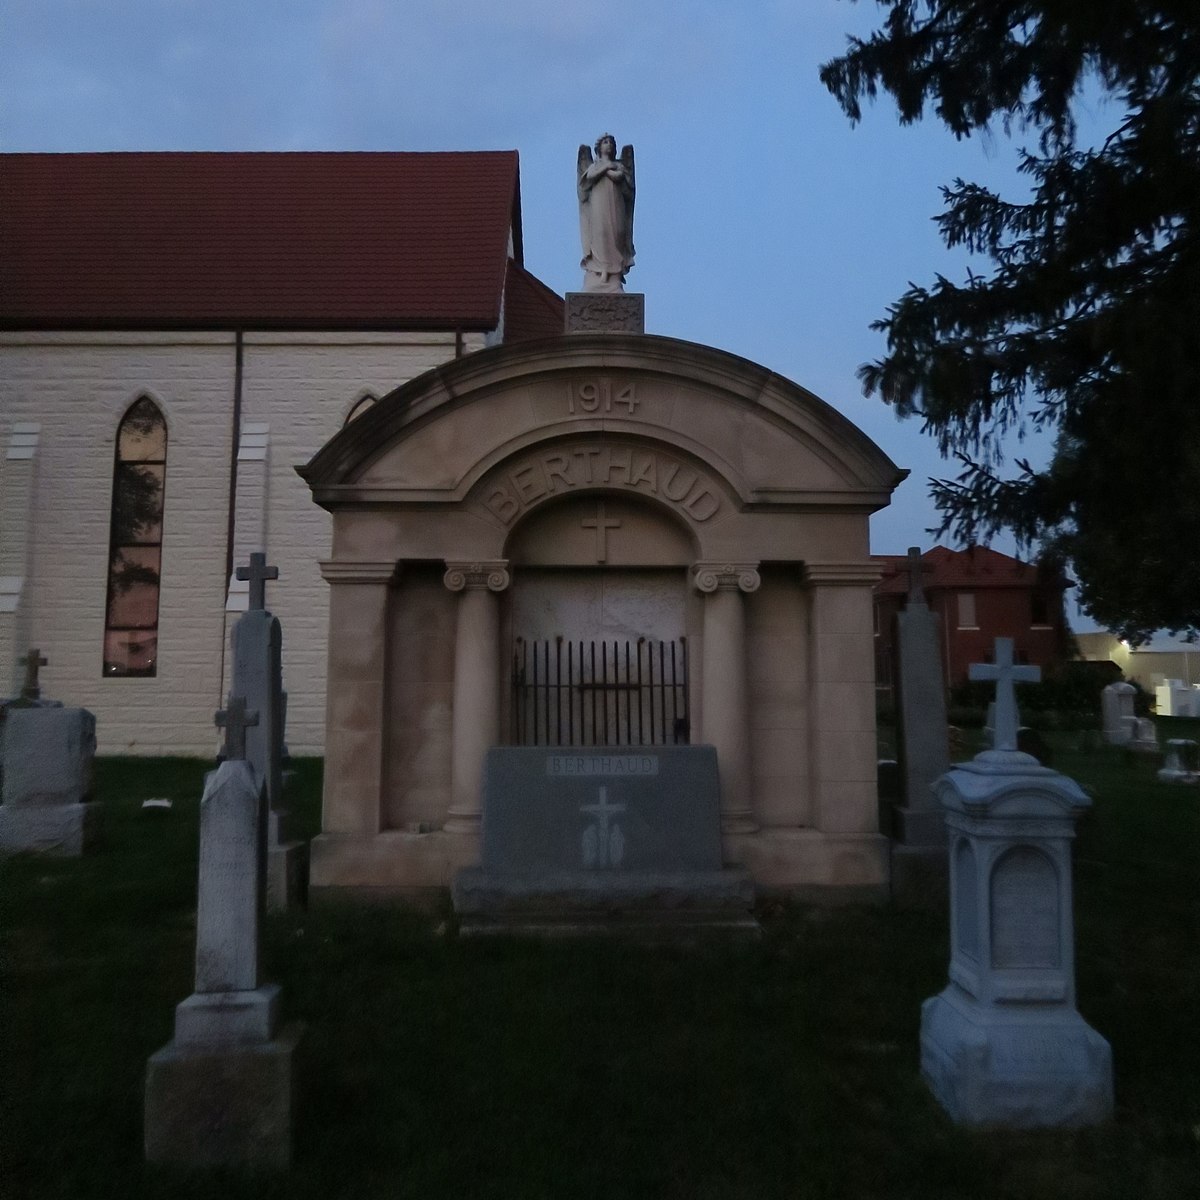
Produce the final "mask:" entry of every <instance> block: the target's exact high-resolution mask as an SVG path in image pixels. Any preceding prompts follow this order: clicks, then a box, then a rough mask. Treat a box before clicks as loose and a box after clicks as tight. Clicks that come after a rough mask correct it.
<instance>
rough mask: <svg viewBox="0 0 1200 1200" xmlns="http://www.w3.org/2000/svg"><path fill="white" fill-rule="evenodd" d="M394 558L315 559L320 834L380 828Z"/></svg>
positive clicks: (376, 830) (377, 830)
mask: <svg viewBox="0 0 1200 1200" xmlns="http://www.w3.org/2000/svg"><path fill="white" fill-rule="evenodd" d="M398 570H399V567H398V564H397V563H395V562H336V561H335V562H323V563H321V574H322V576H323V577H324V578H325V580H326V581H327V582H328V583H330V584H331V585H332V587H331V588H330V593H329V651H328V662H329V670H328V673H327V684H326V686H327V694H326V700H325V704H326V722H325V727H326V745H325V791H324V797H323V801H322V806H321V811H322V819H321V825H322V830H323V832H325V833H343V834H345V833H354V834H374V833H378V832H379V830H380V828H381V827H382V817H381V814H382V800H383V779H384V761H383V757H384V746H385V745H386V740H385V738H384V736H383V728H384V721H385V720H386V718H387V710H386V703H387V658H388V654H387V646H388V600H389V594H390V589H391V586H392V584H393V582H394V581H395V579H396V578H397V575H398Z"/></svg>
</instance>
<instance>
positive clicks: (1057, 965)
mask: <svg viewBox="0 0 1200 1200" xmlns="http://www.w3.org/2000/svg"><path fill="white" fill-rule="evenodd" d="M1002 640H1003V639H997V647H996V655H995V658H996V662H995V664H994V665H989V666H988V667H987V668H986V669H985V670H981V671H980V674H981V675H983V676H984V677H985V678H992V679H994V680H995V681H996V683H997V695H996V742H995V746H994V748H993V749H991V750H986V751H984V752H983V753H982V754H979V755H977V756H976V757H975V758H974V759H973V760H972V761H970V762H967V763H962V764H960V765H958V766H956V767H954V768H953V769H952V770H951V771H949V772H948V773H947V774H946V775H945V776H943V777H942V779H941V780H939V781H938V785H937V793H938V798H939V799H940V801H941V803H942V804H943V806H944V807H945V810H946V825H947V829H948V832H949V841H950V847H949V851H950V917H951V919H950V970H949V976H950V978H949V983H948V985H947V987H946V988H945V990H944V991H942V992H941V993H940V994H939V995H937V996H933V997H931V998H930V999H928V1000H926V1001H925V1003H924V1004H923V1005H922V1008H921V1072H922V1075H923V1076H924V1078H925V1080H926V1082H927V1083H928V1084H929V1087H930V1088H931V1090H932V1091H933V1094H934V1096H935V1097H936V1098H937V1100H938V1101H939V1102H940V1103H941V1105H942V1106H943V1107H944V1108H945V1109H946V1111H947V1112H948V1113H949V1114H950V1116H951V1117H952V1118H953V1119H954V1120H955V1121H956V1122H958V1123H960V1124H963V1125H971V1126H978V1127H994V1128H1004V1129H1037V1128H1049V1127H1074V1126H1082V1125H1091V1124H1097V1123H1100V1122H1103V1121H1105V1120H1107V1119H1109V1118H1110V1117H1111V1115H1112V1108H1113V1092H1112V1055H1111V1050H1110V1048H1109V1045H1108V1043H1107V1042H1106V1041H1105V1040H1104V1038H1102V1037H1101V1036H1100V1034H1098V1033H1097V1032H1096V1031H1095V1030H1094V1029H1092V1028H1091V1026H1089V1025H1088V1024H1087V1023H1086V1022H1085V1021H1084V1020H1083V1018H1082V1017H1081V1016H1080V1015H1079V1012H1078V1011H1077V1009H1076V1007H1075V942H1074V928H1073V920H1072V889H1071V840H1072V838H1073V837H1074V834H1075V823H1076V821H1077V820H1078V818H1079V816H1080V814H1081V813H1082V812H1084V811H1085V810H1086V808H1087V807H1088V805H1089V803H1090V801H1089V800H1088V798H1087V796H1086V795H1085V794H1084V792H1083V790H1082V789H1081V788H1080V787H1079V785H1078V784H1077V783H1075V782H1074V781H1073V780H1071V779H1068V778H1067V777H1066V776H1065V775H1061V774H1059V773H1058V772H1056V771H1053V770H1051V769H1050V768H1048V767H1043V766H1040V765H1039V764H1038V762H1037V760H1036V759H1034V758H1033V757H1032V756H1030V755H1028V754H1023V753H1021V752H1020V751H1019V750H1017V749H1015V741H1016V729H1017V725H1018V720H1017V708H1016V702H1015V698H1014V692H1013V686H1012V685H1013V681H1014V676H1016V675H1017V672H1018V671H1020V670H1021V668H1016V667H1014V666H1013V664H1012V661H1011V653H1010V651H1011V647H1009V648H1008V649H1007V650H1006V649H1005V648H1003V647H1001V645H1000V644H999V643H1000V642H1001V641H1002ZM972 670H973V671H974V668H972Z"/></svg>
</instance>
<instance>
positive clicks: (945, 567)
mask: <svg viewBox="0 0 1200 1200" xmlns="http://www.w3.org/2000/svg"><path fill="white" fill-rule="evenodd" d="M872 557H874V559H875V561H876V562H878V563H881V564H882V565H883V572H884V573H883V578H882V579H881V580H880V581H879V583H878V584H876V586H875V592H876V594H877V595H879V594H884V595H888V594H891V593H896V594H898V595H907V593H908V557H907V555H903V554H876V555H873V556H872ZM921 563H922V565H923V566H924V567H925V568H926V570H925V571H923V572H922V575H921V583H922V586H923V587H924V589H925V591H927V592H928V591H936V590H937V589H939V588H970V589H971V590H973V591H977V590H979V589H981V588H1005V587H1033V586H1034V585H1035V584H1036V583H1037V581H1038V571H1037V567H1035V566H1032V565H1031V564H1029V563H1023V562H1021V560H1020V559H1017V558H1010V557H1009V556H1008V555H1007V554H1001V553H1000V552H999V551H998V550H989V549H988V548H987V547H986V546H969V547H968V548H967V549H966V550H950V549H948V548H947V547H945V546H934V547H933V548H932V549H930V550H926V551H925V553H924V554H922V555H921Z"/></svg>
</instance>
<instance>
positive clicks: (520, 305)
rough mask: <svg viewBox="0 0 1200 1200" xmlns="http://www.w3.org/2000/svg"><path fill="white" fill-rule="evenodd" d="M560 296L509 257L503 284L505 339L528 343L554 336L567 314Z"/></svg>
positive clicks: (557, 333)
mask: <svg viewBox="0 0 1200 1200" xmlns="http://www.w3.org/2000/svg"><path fill="white" fill-rule="evenodd" d="M565 307H566V306H565V305H564V304H563V299H562V297H561V296H560V295H559V294H558V293H557V292H555V291H552V290H551V289H550V288H548V287H547V286H546V285H545V284H544V283H543V282H542V281H541V280H540V279H538V277H537V276H536V275H531V274H530V273H529V272H528V271H527V270H525V268H524V267H522V266H521V265H520V264H518V263H516V262H514V261H513V260H512V259H509V262H508V281H507V282H506V283H505V285H504V340H505V342H528V341H531V340H532V339H534V338H543V337H557V336H558V335H559V334H561V333H562V332H563V323H564V320H565V317H566V314H565V312H564V309H565Z"/></svg>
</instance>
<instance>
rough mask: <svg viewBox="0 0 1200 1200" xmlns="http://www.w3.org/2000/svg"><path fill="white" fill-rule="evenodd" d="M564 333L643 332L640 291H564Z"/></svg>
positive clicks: (642, 307)
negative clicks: (565, 303)
mask: <svg viewBox="0 0 1200 1200" xmlns="http://www.w3.org/2000/svg"><path fill="white" fill-rule="evenodd" d="M565 312H566V329H565V332H567V333H645V332H646V297H645V295H644V294H643V293H642V292H568V293H567V306H566V310H565Z"/></svg>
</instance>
